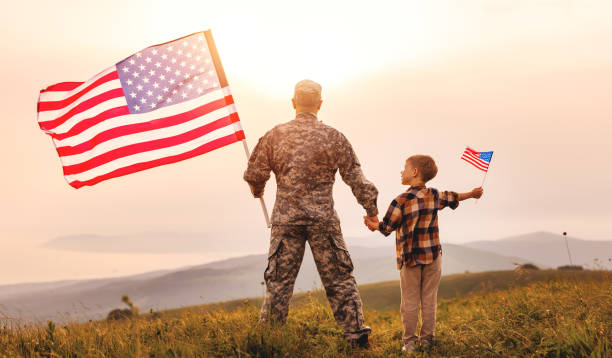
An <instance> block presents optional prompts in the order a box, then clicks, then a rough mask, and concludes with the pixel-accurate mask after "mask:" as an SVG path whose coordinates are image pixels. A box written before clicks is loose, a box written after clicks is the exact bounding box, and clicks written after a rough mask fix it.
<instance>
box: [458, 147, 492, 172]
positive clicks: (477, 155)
mask: <svg viewBox="0 0 612 358" xmlns="http://www.w3.org/2000/svg"><path fill="white" fill-rule="evenodd" d="M492 158H493V152H477V151H475V150H474V149H472V148H470V147H467V148H465V151H464V152H463V156H461V159H463V160H465V161H466V162H468V163H470V164H472V165H473V166H475V167H476V168H478V169H480V170H482V171H484V172H486V171H488V170H489V164H490V163H491V159H492Z"/></svg>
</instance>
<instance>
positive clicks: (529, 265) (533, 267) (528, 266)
mask: <svg viewBox="0 0 612 358" xmlns="http://www.w3.org/2000/svg"><path fill="white" fill-rule="evenodd" d="M518 268H519V269H522V270H539V269H540V268H539V267H538V266H536V265H535V264H532V263H531V262H528V263H525V264H521V265H519V266H518Z"/></svg>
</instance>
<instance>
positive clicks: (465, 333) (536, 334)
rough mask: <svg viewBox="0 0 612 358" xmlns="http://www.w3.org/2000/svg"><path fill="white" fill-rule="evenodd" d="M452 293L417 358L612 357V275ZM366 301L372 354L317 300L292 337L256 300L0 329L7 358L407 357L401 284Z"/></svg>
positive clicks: (453, 286) (303, 307) (307, 301)
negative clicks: (265, 319) (267, 321)
mask: <svg viewBox="0 0 612 358" xmlns="http://www.w3.org/2000/svg"><path fill="white" fill-rule="evenodd" d="M504 275H505V276H504ZM482 282H484V284H481V283H482ZM444 285H445V286H446V288H444V289H442V287H441V292H440V293H441V297H442V298H441V299H440V300H439V303H438V335H437V343H436V345H434V346H433V347H432V349H431V350H429V351H425V352H422V351H419V352H417V353H416V354H415V356H419V357H421V356H422V357H425V356H432V355H436V356H465V357H473V356H485V357H486V356H488V357H502V356H503V357H508V356H550V357H588V356H592V357H606V356H611V355H612V337H611V335H610V332H611V329H612V274H611V273H610V272H570V273H566V274H561V275H560V274H559V273H558V272H556V271H540V272H537V271H536V272H526V273H522V274H520V273H519V274H517V273H512V272H503V273H500V272H494V273H488V274H466V275H456V276H451V277H448V278H445V281H444ZM361 291H362V293H363V299H364V303H365V305H366V311H365V315H366V321H367V323H368V324H369V325H370V326H371V327H372V330H373V335H372V339H371V343H372V346H371V347H370V348H369V349H367V350H360V349H354V348H351V347H349V346H347V344H346V343H345V342H344V341H343V339H342V335H341V330H340V328H339V327H338V326H337V325H336V323H335V321H334V319H333V317H332V315H331V311H330V310H329V307H328V305H327V304H326V303H323V302H321V300H320V297H318V294H317V293H315V294H304V295H299V296H297V297H296V300H295V302H294V307H293V308H292V310H291V311H290V315H289V319H288V323H287V325H285V326H284V327H277V326H275V325H260V324H258V322H257V318H258V305H257V302H254V301H253V300H244V301H242V302H238V301H234V302H231V303H226V304H225V305H221V306H219V305H217V306H216V307H215V306H212V305H207V306H200V307H195V308H192V309H183V310H181V311H179V310H173V311H168V312H162V313H161V314H155V315H145V316H142V317H141V318H138V319H134V320H132V321H127V322H91V323H82V324H71V325H66V326H61V327H58V326H55V325H53V324H47V325H44V326H27V327H19V326H13V327H12V328H8V327H2V328H0V356H3V354H4V355H5V356H75V357H76V356H88V357H102V356H112V357H127V356H155V357H157V356H160V357H176V356H236V357H314V356H316V357H337V356H339V357H355V356H361V357H394V356H401V352H400V348H401V333H402V329H401V321H400V317H399V310H398V308H397V301H396V302H395V304H393V305H391V306H394V307H393V309H391V310H386V309H385V308H386V307H387V306H388V305H390V303H389V302H390V300H391V299H389V297H390V296H391V295H393V294H394V293H393V292H394V291H397V283H394V282H389V283H381V284H372V285H365V286H363V287H361ZM395 297H396V299H397V297H399V296H397V294H396V296H395ZM373 306H379V307H382V308H383V309H382V310H379V309H374V308H372V307H373ZM220 307H221V308H220ZM222 307H224V308H226V309H223V308H222Z"/></svg>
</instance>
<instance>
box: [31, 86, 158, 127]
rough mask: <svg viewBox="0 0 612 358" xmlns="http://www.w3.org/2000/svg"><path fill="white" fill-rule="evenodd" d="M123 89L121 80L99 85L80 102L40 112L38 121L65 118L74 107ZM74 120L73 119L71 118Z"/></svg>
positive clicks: (79, 100) (80, 99)
mask: <svg viewBox="0 0 612 358" xmlns="http://www.w3.org/2000/svg"><path fill="white" fill-rule="evenodd" d="M118 88H121V81H119V80H112V81H108V82H106V83H103V84H101V85H99V86H98V87H96V88H93V89H92V90H91V91H89V92H87V93H86V94H84V95H83V96H82V97H80V98H79V99H78V100H76V101H74V102H73V103H71V104H70V105H68V106H66V107H64V108H62V109H56V110H53V111H43V112H39V113H38V121H39V122H47V121H52V120H55V119H57V118H59V117H61V116H63V115H64V114H66V113H68V112H69V111H70V110H72V109H73V108H74V107H76V106H78V105H79V104H81V103H82V102H84V101H87V100H88V99H90V98H93V97H95V96H98V95H101V94H102V93H105V92H108V91H110V90H114V89H118ZM141 95H146V94H142V93H141ZM104 103H105V102H102V103H100V104H98V106H99V105H101V104H104ZM96 107H97V106H94V107H92V108H90V109H93V108H96ZM71 119H72V118H71Z"/></svg>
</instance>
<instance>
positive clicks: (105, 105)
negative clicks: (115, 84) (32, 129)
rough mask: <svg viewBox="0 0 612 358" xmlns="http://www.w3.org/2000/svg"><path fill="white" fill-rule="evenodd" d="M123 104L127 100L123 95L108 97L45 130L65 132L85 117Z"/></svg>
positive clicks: (125, 103)
mask: <svg viewBox="0 0 612 358" xmlns="http://www.w3.org/2000/svg"><path fill="white" fill-rule="evenodd" d="M123 106H127V101H126V100H125V97H117V98H113V99H109V100H108V101H104V102H102V103H100V104H99V105H97V106H95V107H92V108H90V109H88V110H86V111H83V112H81V113H78V114H75V115H74V116H72V117H71V118H70V119H69V120H67V121H66V122H64V123H62V124H60V125H59V126H57V127H55V128H53V129H49V130H47V131H46V132H49V133H58V134H60V133H66V132H68V131H70V129H72V127H74V126H75V125H77V124H78V123H79V122H80V121H82V120H84V119H87V118H92V117H95V116H97V115H99V114H100V113H102V112H105V111H107V110H109V109H112V108H117V107H123Z"/></svg>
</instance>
